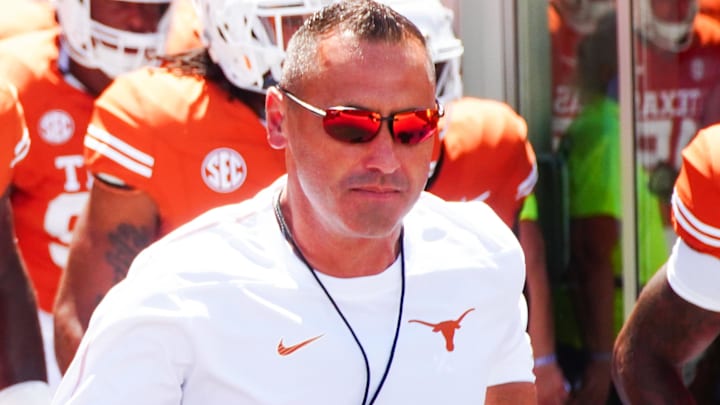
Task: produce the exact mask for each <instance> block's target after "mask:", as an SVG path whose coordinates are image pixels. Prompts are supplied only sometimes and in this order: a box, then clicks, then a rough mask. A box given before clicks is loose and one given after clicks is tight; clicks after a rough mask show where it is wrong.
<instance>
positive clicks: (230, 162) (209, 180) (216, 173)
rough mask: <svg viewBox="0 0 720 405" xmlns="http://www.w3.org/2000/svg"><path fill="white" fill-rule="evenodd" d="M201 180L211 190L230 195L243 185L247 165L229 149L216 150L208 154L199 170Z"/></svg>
mask: <svg viewBox="0 0 720 405" xmlns="http://www.w3.org/2000/svg"><path fill="white" fill-rule="evenodd" d="M201 173H202V178H203V181H205V184H206V185H207V186H208V187H210V189H211V190H213V191H216V192H218V193H230V192H233V191H235V190H237V189H238V188H240V186H242V185H243V183H245V179H246V178H247V165H246V164H245V159H243V157H242V155H241V154H240V153H238V152H236V151H235V150H233V149H230V148H218V149H215V150H213V151H212V152H210V153H208V155H207V156H206V157H205V160H203V164H202V168H201Z"/></svg>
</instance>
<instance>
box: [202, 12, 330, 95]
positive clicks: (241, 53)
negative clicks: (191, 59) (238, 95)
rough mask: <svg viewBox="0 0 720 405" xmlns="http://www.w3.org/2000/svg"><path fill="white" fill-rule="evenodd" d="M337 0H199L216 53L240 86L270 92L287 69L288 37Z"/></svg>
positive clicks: (207, 36)
mask: <svg viewBox="0 0 720 405" xmlns="http://www.w3.org/2000/svg"><path fill="white" fill-rule="evenodd" d="M330 2H331V0H195V6H196V10H197V11H198V14H199V15H200V17H201V20H202V24H203V27H204V28H203V41H204V42H205V44H206V46H207V47H208V51H209V54H210V57H211V58H212V60H213V62H215V63H217V64H218V65H219V66H220V68H221V69H222V71H223V73H224V75H225V77H226V78H227V79H228V80H229V81H230V82H231V83H232V84H233V85H235V86H236V87H238V88H241V89H245V90H251V91H255V92H259V93H264V92H265V90H266V89H267V88H268V87H269V86H271V85H273V84H275V83H277V82H278V81H279V80H280V77H281V75H282V62H283V61H284V59H285V50H286V48H287V43H288V41H289V40H290V37H291V36H292V34H293V33H295V31H296V30H297V29H298V28H299V27H300V25H301V24H302V23H303V22H304V20H305V18H307V17H308V16H310V15H311V14H312V13H314V12H315V11H317V10H319V9H321V8H322V7H323V6H324V5H327V4H329V3H330Z"/></svg>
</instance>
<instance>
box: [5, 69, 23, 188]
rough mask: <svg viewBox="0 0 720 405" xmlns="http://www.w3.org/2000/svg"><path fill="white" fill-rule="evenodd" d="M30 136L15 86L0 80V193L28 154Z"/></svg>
mask: <svg viewBox="0 0 720 405" xmlns="http://www.w3.org/2000/svg"><path fill="white" fill-rule="evenodd" d="M29 148H30V136H29V135H28V132H27V128H26V127H25V118H24V117H23V114H22V108H21V107H20V103H19V102H18V99H17V91H16V90H15V88H14V87H13V86H12V85H11V84H9V83H7V82H5V81H2V80H0V195H1V194H3V193H4V192H5V190H6V189H7V187H8V185H9V184H10V180H11V178H12V171H13V168H14V167H15V165H17V164H18V162H20V161H21V160H22V159H23V158H24V157H25V156H27V154H28V149H29Z"/></svg>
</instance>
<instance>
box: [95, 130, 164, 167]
mask: <svg viewBox="0 0 720 405" xmlns="http://www.w3.org/2000/svg"><path fill="white" fill-rule="evenodd" d="M85 147H86V148H88V149H90V150H92V151H95V152H97V153H99V154H101V155H103V156H105V157H107V158H108V159H110V160H112V161H114V162H116V163H117V164H119V165H121V166H123V167H125V168H126V169H128V170H130V171H132V172H134V173H137V174H139V175H141V176H143V177H147V178H149V177H150V176H152V171H153V166H154V164H155V159H154V158H153V157H152V156H150V155H149V154H147V153H145V152H143V151H141V150H138V149H137V148H135V147H133V146H131V145H129V144H128V143H126V142H124V141H122V140H121V139H119V138H118V137H116V136H114V135H112V134H110V133H109V132H107V131H105V130H103V129H102V128H99V127H97V126H95V125H92V124H90V125H89V126H88V130H87V134H86V135H85Z"/></svg>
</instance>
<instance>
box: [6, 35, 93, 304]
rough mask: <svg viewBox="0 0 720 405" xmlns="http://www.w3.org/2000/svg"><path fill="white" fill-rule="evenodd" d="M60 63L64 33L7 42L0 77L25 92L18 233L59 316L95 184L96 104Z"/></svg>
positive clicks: (16, 183) (15, 200) (43, 299)
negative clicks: (65, 272)
mask: <svg viewBox="0 0 720 405" xmlns="http://www.w3.org/2000/svg"><path fill="white" fill-rule="evenodd" d="M59 57H60V51H59V46H58V31H57V29H48V30H42V31H36V32H31V33H26V34H24V35H16V36H14V37H11V38H7V39H5V40H3V41H1V42H0V76H3V77H6V78H8V80H9V81H11V82H12V83H13V84H14V85H15V87H17V89H18V97H19V99H20V102H21V103H22V106H23V109H24V111H25V119H26V122H27V127H28V131H29V133H30V139H31V141H32V148H30V152H29V153H28V155H27V157H26V158H25V159H24V160H23V161H22V162H20V163H19V164H18V165H17V166H16V167H15V172H14V174H13V179H12V187H13V192H12V195H11V201H12V206H13V213H14V219H15V231H16V233H17V237H18V243H19V246H20V250H21V252H22V254H23V258H24V260H25V264H26V265H27V268H28V271H29V273H30V276H31V278H32V281H33V283H34V286H35V289H36V291H37V294H38V303H39V306H40V308H41V309H43V310H45V311H52V305H53V301H54V298H55V291H56V289H57V285H58V280H59V278H60V274H61V271H62V270H61V269H63V268H64V267H65V263H66V261H67V253H68V246H69V243H70V238H71V235H72V229H73V226H74V224H75V220H76V218H77V215H78V214H79V213H80V211H81V209H82V207H83V206H84V205H85V201H86V200H87V191H88V184H89V181H90V178H89V176H88V175H87V172H86V170H85V168H84V167H83V155H82V150H83V149H82V140H83V136H84V134H85V128H86V127H87V124H88V122H89V120H90V113H91V111H92V102H93V97H92V96H90V95H89V94H87V93H86V92H85V91H83V90H80V89H78V88H76V87H73V86H71V85H70V84H69V83H68V82H67V81H66V80H65V78H64V77H63V74H62V73H61V72H60V70H59V69H58V59H59Z"/></svg>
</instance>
